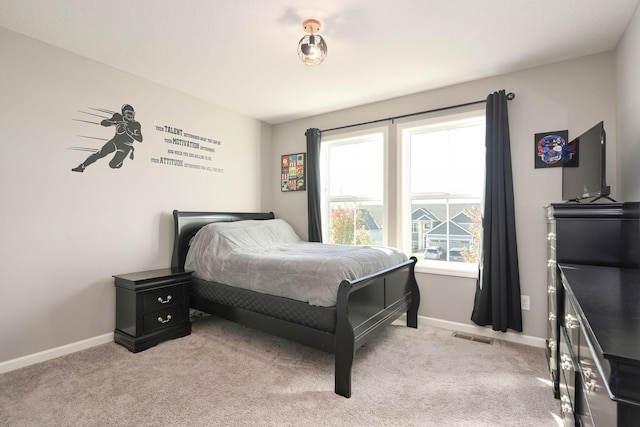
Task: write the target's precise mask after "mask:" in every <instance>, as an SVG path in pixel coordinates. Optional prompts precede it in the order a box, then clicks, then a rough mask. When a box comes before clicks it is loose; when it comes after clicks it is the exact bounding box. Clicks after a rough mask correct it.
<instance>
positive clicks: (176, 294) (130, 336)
mask: <svg viewBox="0 0 640 427" xmlns="http://www.w3.org/2000/svg"><path fill="white" fill-rule="evenodd" d="M113 277H114V279H115V286H116V330H115V332H114V340H115V342H116V343H118V344H121V345H123V346H124V347H126V348H127V349H129V350H130V351H132V352H138V351H142V350H146V349H148V348H149V347H152V346H154V345H156V344H158V343H160V342H162V341H164V340H168V339H172V338H178V337H182V336H185V335H189V334H190V333H191V322H190V320H189V284H190V283H191V272H185V271H184V270H182V269H176V268H164V269H159V270H150V271H140V272H137V273H129V274H119V275H115V276H113Z"/></svg>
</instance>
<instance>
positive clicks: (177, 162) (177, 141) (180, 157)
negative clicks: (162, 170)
mask: <svg viewBox="0 0 640 427" xmlns="http://www.w3.org/2000/svg"><path fill="white" fill-rule="evenodd" d="M156 131H158V132H161V133H162V134H164V135H163V141H164V143H165V144H167V150H166V155H162V156H160V157H152V158H151V163H154V164H160V165H169V166H177V167H184V168H190V169H199V170H202V171H206V172H218V173H223V172H224V169H222V168H218V167H213V166H212V165H208V164H206V163H204V164H203V162H213V156H214V155H215V153H216V150H217V149H218V148H220V147H221V146H222V143H221V142H220V141H218V140H215V139H212V138H206V137H204V136H200V135H194V134H192V133H188V132H185V131H184V130H182V129H180V128H177V127H175V126H167V125H163V126H158V125H156Z"/></svg>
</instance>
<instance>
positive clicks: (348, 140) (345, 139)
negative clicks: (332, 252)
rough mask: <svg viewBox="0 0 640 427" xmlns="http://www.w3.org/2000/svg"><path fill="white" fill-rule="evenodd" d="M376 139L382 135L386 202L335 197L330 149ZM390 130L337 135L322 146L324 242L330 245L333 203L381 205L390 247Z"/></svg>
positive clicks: (382, 128) (324, 140) (385, 239)
mask: <svg viewBox="0 0 640 427" xmlns="http://www.w3.org/2000/svg"><path fill="white" fill-rule="evenodd" d="M374 135H380V138H381V139H382V174H383V177H382V189H381V190H382V198H381V199H378V198H376V197H373V196H331V195H330V188H329V179H328V177H329V164H328V162H327V159H328V152H329V148H330V147H332V146H338V145H347V144H355V143H358V142H363V141H364V140H371V139H374V138H373V136H374ZM388 135H389V130H388V128H387V127H386V126H377V127H369V128H365V129H360V130H358V131H351V132H344V133H336V134H333V135H328V136H325V135H323V137H322V143H321V146H320V150H321V153H320V171H321V172H320V177H321V197H320V206H321V209H322V213H321V220H322V239H323V241H324V242H328V241H330V234H331V230H330V223H329V221H330V205H331V203H332V202H355V203H358V202H364V203H367V202H378V201H379V202H381V204H382V244H383V245H388V244H389V243H388V242H389V231H388V230H389V227H387V224H388V221H389V217H390V213H389V209H388V205H389V203H388V200H389V191H388V189H389V184H388V157H389V148H388V146H389V144H388V140H389V138H388Z"/></svg>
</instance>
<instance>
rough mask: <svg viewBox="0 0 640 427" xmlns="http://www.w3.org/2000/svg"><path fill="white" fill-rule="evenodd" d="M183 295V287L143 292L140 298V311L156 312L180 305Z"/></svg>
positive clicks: (177, 286)
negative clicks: (141, 301)
mask: <svg viewBox="0 0 640 427" xmlns="http://www.w3.org/2000/svg"><path fill="white" fill-rule="evenodd" d="M183 295H184V286H183V285H176V286H167V287H165V288H160V289H157V290H153V291H149V292H145V293H144V296H143V298H142V300H143V303H142V310H144V312H145V313H146V312H148V311H152V310H157V309H160V308H163V307H168V306H170V305H173V304H182V301H183V300H184V298H183Z"/></svg>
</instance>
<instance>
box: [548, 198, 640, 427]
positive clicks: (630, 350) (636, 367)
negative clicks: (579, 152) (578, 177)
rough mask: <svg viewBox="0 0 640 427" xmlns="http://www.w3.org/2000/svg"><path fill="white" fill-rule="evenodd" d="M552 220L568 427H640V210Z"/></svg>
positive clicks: (553, 320) (613, 208)
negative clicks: (638, 426) (637, 426)
mask: <svg viewBox="0 0 640 427" xmlns="http://www.w3.org/2000/svg"><path fill="white" fill-rule="evenodd" d="M547 218H548V221H549V222H550V225H549V226H548V229H549V230H551V231H552V232H553V235H552V236H551V237H552V238H550V235H549V234H548V235H547V240H548V241H549V245H550V246H551V245H553V247H554V248H553V250H551V249H550V250H549V253H550V254H551V255H552V256H554V257H555V259H552V258H550V259H549V263H548V265H549V269H550V271H551V270H552V269H553V270H554V271H555V273H554V274H551V273H549V274H548V277H549V278H550V280H551V281H552V282H550V283H548V289H549V310H550V312H549V330H550V335H549V347H548V348H549V365H550V366H549V367H550V370H551V373H552V375H551V377H552V379H553V381H554V394H555V395H556V397H558V398H559V399H560V400H561V402H560V404H561V408H562V415H563V419H564V422H565V425H567V426H573V425H577V426H632V425H640V268H639V267H640V232H639V230H640V204H639V203H635V202H634V203H601V204H600V203H591V204H575V203H571V204H554V205H552V206H550V207H549V210H548V214H547ZM549 232H550V231H548V233H549ZM553 281H555V283H553Z"/></svg>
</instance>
